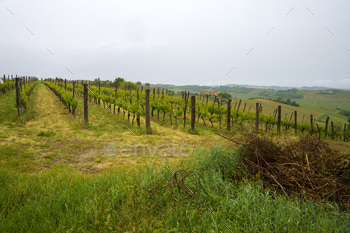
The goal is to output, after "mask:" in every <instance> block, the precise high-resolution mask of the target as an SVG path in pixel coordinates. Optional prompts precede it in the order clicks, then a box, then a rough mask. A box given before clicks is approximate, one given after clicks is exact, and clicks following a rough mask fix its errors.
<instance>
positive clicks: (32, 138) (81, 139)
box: [0, 82, 227, 173]
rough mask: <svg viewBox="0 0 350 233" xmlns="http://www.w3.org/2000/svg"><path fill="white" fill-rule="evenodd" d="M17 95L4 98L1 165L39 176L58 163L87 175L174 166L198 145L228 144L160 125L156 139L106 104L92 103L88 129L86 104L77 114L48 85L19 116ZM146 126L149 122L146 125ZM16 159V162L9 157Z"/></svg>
mask: <svg viewBox="0 0 350 233" xmlns="http://www.w3.org/2000/svg"><path fill="white" fill-rule="evenodd" d="M14 98H15V93H14V92H10V93H8V94H7V95H5V96H3V98H2V99H0V108H1V109H2V112H3V113H4V114H2V115H1V117H2V118H1V119H2V123H0V133H1V138H0V152H3V154H4V155H5V156H3V157H1V156H0V166H6V167H7V168H8V169H9V170H16V169H19V170H20V171H23V172H38V171H40V170H43V169H48V168H51V167H53V166H56V165H65V166H69V167H73V168H74V169H75V170H78V171H81V172H83V173H98V172H101V171H103V170H105V169H107V168H111V169H116V168H117V169H119V167H124V166H125V165H126V166H144V165H145V164H149V163H157V164H163V163H168V162H170V163H172V162H176V161H182V159H183V158H184V157H185V156H188V155H191V153H193V152H194V150H195V149H196V148H197V146H199V145H200V146H210V145H214V144H217V143H220V144H222V143H227V142H225V141H223V140H222V139H221V138H218V136H216V135H214V134H210V135H209V133H207V134H205V135H193V134H189V133H187V132H184V131H183V130H182V129H175V128H174V129H172V128H169V127H163V126H161V125H159V124H156V123H154V124H153V127H154V129H155V131H156V133H155V134H154V135H146V134H145V133H144V132H143V131H144V124H142V126H141V128H139V127H138V126H137V125H136V123H135V124H134V125H132V124H131V123H129V122H128V121H127V120H126V119H123V117H122V116H121V115H119V116H118V115H117V114H116V115H114V114H111V112H110V111H109V110H107V109H106V108H104V107H103V106H102V105H101V106H99V105H97V104H94V103H90V104H89V122H90V125H89V127H88V128H86V127H84V125H83V123H82V121H83V101H82V98H81V97H77V99H78V102H79V104H78V108H77V111H76V116H73V115H72V114H70V113H69V111H68V109H67V108H66V107H65V106H64V105H63V104H62V102H61V101H60V100H59V98H58V97H57V96H56V95H55V94H54V93H53V92H52V91H51V90H50V89H49V88H48V87H47V86H46V85H44V84H43V83H41V82H39V83H38V84H37V86H36V87H35V88H34V90H33V92H32V94H31V96H30V99H29V104H28V109H27V111H26V112H25V116H23V117H21V118H18V117H17V115H16V114H17V110H16V108H15V106H14V104H13V101H14ZM142 123H143V122H142ZM9 158H11V159H9Z"/></svg>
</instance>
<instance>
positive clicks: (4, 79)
mask: <svg viewBox="0 0 350 233" xmlns="http://www.w3.org/2000/svg"><path fill="white" fill-rule="evenodd" d="M5 82H6V75H4V83H5Z"/></svg>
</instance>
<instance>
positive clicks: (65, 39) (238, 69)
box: [0, 0, 350, 89]
mask: <svg viewBox="0 0 350 233" xmlns="http://www.w3.org/2000/svg"><path fill="white" fill-rule="evenodd" d="M349 10H350V2H349V1H348V0H336V1H325V0H317V1H316V0H310V1H288V0H287V1H277V0H275V1H272V0H265V1H253V0H244V1H232V0H231V1H208V0H201V1H200V0H195V1H190V0H177V1H165V0H163V1H152V0H150V1H137V0H132V1H112V0H109V1H107V0H102V1H91V0H85V1H68V0H61V1H57V0H51V1H44V0H32V1H23V0H22V1H17V0H12V1H6V0H3V1H0V29H1V36H0V51H1V53H0V71H1V72H2V74H18V75H35V76H38V77H43V78H45V77H56V76H58V77H62V78H68V79H91V80H92V79H94V78H97V77H100V78H101V79H110V80H112V79H114V78H116V77H123V78H125V79H127V80H130V81H135V82H136V81H141V82H143V83H144V82H151V83H168V84H198V85H218V84H229V83H230V84H231V83H235V84H251V85H282V86H304V85H306V86H330V87H337V88H347V89H349V88H350V14H349ZM288 12H289V13H288ZM12 13H13V14H14V15H13V14H12ZM271 29H272V30H271ZM32 33H33V34H34V35H33V34H32ZM266 34H267V35H266ZM46 47H47V48H46ZM49 50H50V51H51V52H52V53H53V54H54V55H52V54H51V52H50V51H49ZM249 51H250V52H249ZM248 52H249V53H248ZM247 53H248V54H247ZM246 54H247V55H246ZM66 67H67V68H68V69H69V70H71V71H72V72H73V73H74V75H72V74H71V73H70V71H69V70H68V69H67V68H66ZM232 67H235V68H233V69H232V70H231V68H232ZM230 70H231V71H230ZM229 71H230V72H229ZM227 72H229V74H227ZM226 74H227V75H226Z"/></svg>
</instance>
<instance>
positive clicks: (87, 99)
mask: <svg viewBox="0 0 350 233" xmlns="http://www.w3.org/2000/svg"><path fill="white" fill-rule="evenodd" d="M88 96H89V95H88V85H87V84H84V120H85V124H86V125H89V109H88V108H89V106H88V104H89V103H88V101H89V98H88Z"/></svg>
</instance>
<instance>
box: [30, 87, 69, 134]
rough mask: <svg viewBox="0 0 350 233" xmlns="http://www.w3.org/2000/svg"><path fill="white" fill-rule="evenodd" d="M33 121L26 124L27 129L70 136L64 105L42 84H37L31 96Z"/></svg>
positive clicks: (67, 114) (67, 115)
mask: <svg viewBox="0 0 350 233" xmlns="http://www.w3.org/2000/svg"><path fill="white" fill-rule="evenodd" d="M31 100H32V102H33V104H32V106H33V110H34V114H35V115H34V119H32V120H31V121H30V122H28V123H27V125H26V126H27V127H28V128H35V129H36V130H38V131H40V132H44V134H45V132H50V131H55V132H57V133H62V134H63V135H64V136H71V134H72V133H71V127H70V125H69V122H70V121H71V120H72V118H71V117H70V115H69V113H67V111H66V109H65V107H64V105H63V104H62V103H61V101H60V100H59V99H58V98H57V96H55V94H54V93H53V92H52V91H51V90H50V89H49V88H48V87H47V86H45V85H44V84H42V83H38V85H37V87H36V88H35V90H34V93H33V95H32V99H31Z"/></svg>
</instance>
